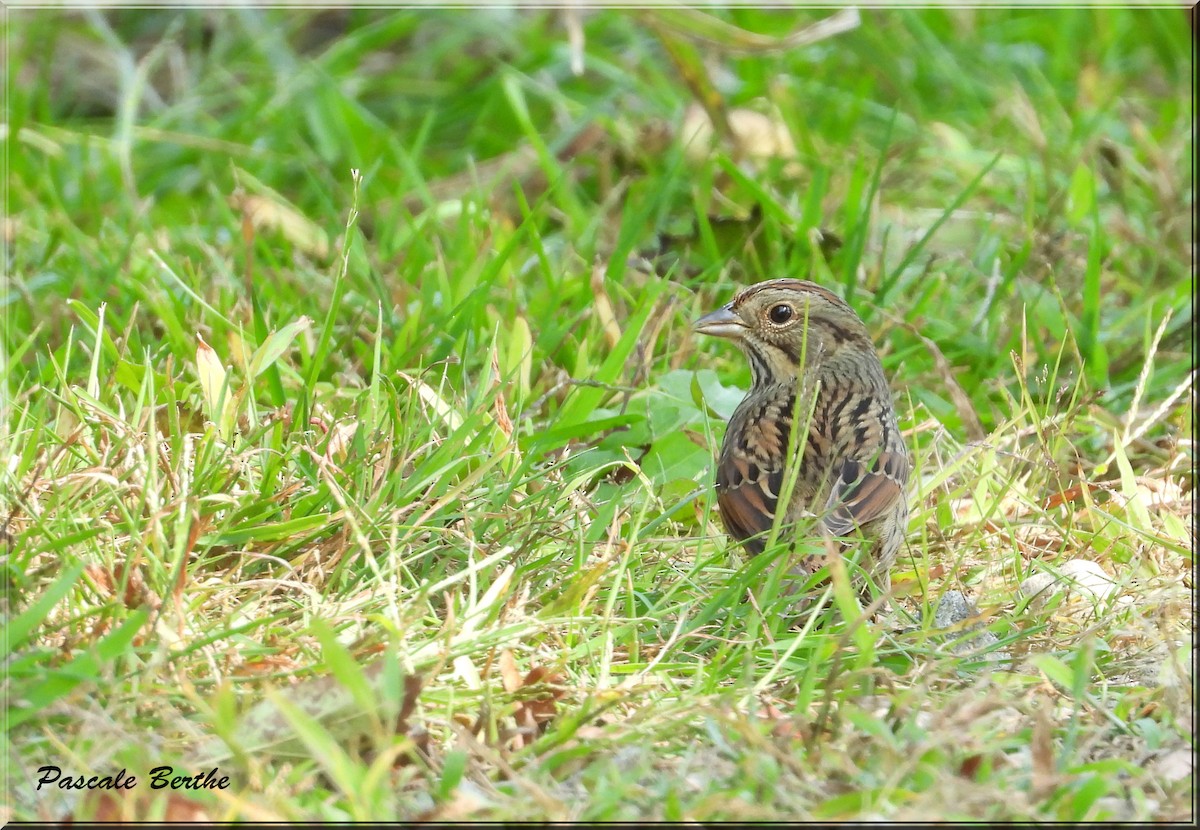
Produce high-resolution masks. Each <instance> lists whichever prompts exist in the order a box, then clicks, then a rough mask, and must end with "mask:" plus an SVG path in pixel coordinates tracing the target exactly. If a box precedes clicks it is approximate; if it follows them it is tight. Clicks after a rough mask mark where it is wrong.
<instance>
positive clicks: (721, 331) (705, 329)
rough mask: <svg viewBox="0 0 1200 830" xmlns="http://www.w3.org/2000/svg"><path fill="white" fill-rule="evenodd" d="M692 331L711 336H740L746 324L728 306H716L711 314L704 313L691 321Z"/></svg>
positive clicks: (743, 332)
mask: <svg viewBox="0 0 1200 830" xmlns="http://www.w3.org/2000/svg"><path fill="white" fill-rule="evenodd" d="M692 331H695V332H699V333H700V334H708V335H712V336H713V337H734V338H737V337H741V336H743V335H744V334H745V332H746V324H745V323H743V322H742V318H741V317H738V316H737V315H736V314H734V313H733V312H732V311H730V309H729V306H725V307H724V308H718V309H717V310H716V311H714V312H712V313H711V314H705V315H704V316H703V317H701V318H700V319H699V320H697V321H696V322H694V323H692Z"/></svg>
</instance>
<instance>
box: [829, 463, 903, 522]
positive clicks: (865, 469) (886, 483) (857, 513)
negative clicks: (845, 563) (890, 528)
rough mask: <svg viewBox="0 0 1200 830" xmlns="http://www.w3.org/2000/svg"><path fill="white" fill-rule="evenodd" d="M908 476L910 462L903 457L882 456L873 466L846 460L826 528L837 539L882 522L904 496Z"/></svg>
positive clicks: (831, 502)
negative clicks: (871, 524) (871, 523)
mask: <svg viewBox="0 0 1200 830" xmlns="http://www.w3.org/2000/svg"><path fill="white" fill-rule="evenodd" d="M908 472H909V463H908V458H907V457H905V456H904V455H903V454H902V453H897V452H888V451H884V452H881V453H880V454H879V456H878V457H877V458H876V459H875V461H874V463H872V464H869V465H868V464H867V463H864V462H862V461H858V460H855V459H853V458H848V459H846V460H845V461H844V462H843V463H842V468H841V471H840V473H839V475H838V478H837V481H835V482H834V485H833V490H832V492H830V494H829V507H830V508H831V511H830V512H829V514H828V515H826V517H825V526H826V527H828V528H829V531H830V532H831V533H833V534H834V535H835V536H849V535H851V533H852V532H853V531H854V529H855V528H858V527H862V526H863V525H865V524H868V523H869V522H871V521H874V520H875V519H878V518H880V517H881V516H883V515H884V514H886V513H887V512H888V511H889V510H891V509H893V508H894V507H895V505H896V502H897V501H898V500H899V499H900V498H901V497H902V496H903V495H904V484H905V482H907V481H908Z"/></svg>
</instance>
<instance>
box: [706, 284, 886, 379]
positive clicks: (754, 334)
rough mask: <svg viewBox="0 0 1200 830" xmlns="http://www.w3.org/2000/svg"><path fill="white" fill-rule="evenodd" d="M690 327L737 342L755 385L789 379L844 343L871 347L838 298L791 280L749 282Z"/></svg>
mask: <svg viewBox="0 0 1200 830" xmlns="http://www.w3.org/2000/svg"><path fill="white" fill-rule="evenodd" d="M693 329H694V330H695V331H697V332H699V333H701V334H708V335H712V336H714V337H724V338H728V339H730V340H732V341H734V342H735V343H737V344H738V346H739V347H740V348H741V349H742V351H743V352H745V354H746V358H747V359H748V360H749V361H750V371H751V374H752V376H753V378H754V385H755V386H760V385H764V384H770V383H778V382H783V381H787V380H793V379H795V378H797V377H799V375H800V374H801V373H802V372H803V371H804V370H805V369H806V368H810V367H812V366H815V365H817V364H818V363H820V362H822V361H824V360H827V359H829V358H830V357H832V356H833V355H836V354H837V353H838V352H840V351H842V350H843V349H845V348H846V347H847V346H850V347H854V346H858V347H861V346H863V345H866V346H867V347H868V349H870V346H871V337H870V334H869V333H868V332H867V328H866V326H864V325H863V322H862V320H860V319H859V317H858V315H857V314H855V313H854V310H853V309H852V308H850V306H848V305H846V303H845V302H843V301H842V300H841V298H839V297H838V296H837V295H836V294H834V293H833V292H832V291H829V290H828V289H826V288H822V287H821V286H819V285H817V284H816V283H812V282H807V281H805V280H795V279H779V280H768V281H767V282H760V283H758V284H756V285H752V286H750V287H749V288H747V289H745V290H743V291H741V292H739V293H738V294H737V296H735V297H734V298H733V300H732V301H730V302H729V303H728V304H726V305H724V306H722V307H721V308H719V309H717V310H716V311H714V312H712V313H710V314H706V315H705V316H703V317H701V318H700V319H699V320H697V321H696V322H695V323H694V324H693ZM871 353H872V354H873V353H874V352H873V350H872V351H871Z"/></svg>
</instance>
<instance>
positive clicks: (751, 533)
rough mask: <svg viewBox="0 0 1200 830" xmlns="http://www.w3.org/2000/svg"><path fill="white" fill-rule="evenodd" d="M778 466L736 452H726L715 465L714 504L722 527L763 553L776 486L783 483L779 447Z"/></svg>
mask: <svg viewBox="0 0 1200 830" xmlns="http://www.w3.org/2000/svg"><path fill="white" fill-rule="evenodd" d="M778 457H779V458H780V463H779V464H778V465H777V466H773V467H767V466H763V465H761V464H758V463H756V462H754V461H752V460H751V459H749V458H747V457H746V456H744V455H741V454H739V453H729V454H727V455H726V456H725V457H723V458H722V459H721V463H720V464H719V465H718V467H717V506H718V507H719V508H720V510H721V520H722V521H723V522H724V523H725V529H726V530H727V531H728V532H729V535H730V536H733V537H734V538H735V539H737V540H738V541H739V542H743V543H744V544H745V545H746V548H747V550H749V551H750V552H751V553H762V550H763V548H764V547H765V546H766V533H767V531H769V530H770V529H771V523H772V522H773V521H774V520H775V508H776V506H777V505H778V504H779V490H780V488H782V487H783V464H782V458H783V454H782V451H781V452H780V454H779V456H778Z"/></svg>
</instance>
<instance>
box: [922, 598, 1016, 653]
mask: <svg viewBox="0 0 1200 830" xmlns="http://www.w3.org/2000/svg"><path fill="white" fill-rule="evenodd" d="M978 615H979V609H978V608H976V607H975V604H974V603H973V602H971V601H970V600H968V599H967V598H966V597H965V596H963V593H962V591H947V592H946V593H945V594H943V595H942V598H941V599H940V600H938V604H937V608H936V609H935V610H934V612H933V624H934V627H935V628H939V629H941V628H949V627H950V626H953V625H957V624H958V623H961V622H963V621H965V620H969V619H971V618H972V617H976V616H978ZM985 628H986V624H985V623H983V622H979V623H977V624H976V625H972V626H969V627H967V628H965V629H963V630H962V631H957V632H954V633H952V634H949V635H946V637H945V638H944V639H945V640H946V641H947V647H948V648H949V650H950V653H951V654H959V655H965V654H972V653H975V652H978V651H983V650H984V649H986V648H988V647H990V646H992V645H994V644H996V643H998V642H999V641H1000V638H999V637H997V636H996V635H995V634H993V633H992V632H990V631H986V630H983V629H985ZM969 631H978V632H979V633H978V634H976V635H975V636H974V637H969V638H967V639H963V635H965V634H966V633H967V632H969ZM983 656H984V659H986V660H1007V659H1009V655H1008V654H1007V653H1005V652H1002V651H998V652H991V653H988V654H986V655H983Z"/></svg>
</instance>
